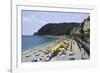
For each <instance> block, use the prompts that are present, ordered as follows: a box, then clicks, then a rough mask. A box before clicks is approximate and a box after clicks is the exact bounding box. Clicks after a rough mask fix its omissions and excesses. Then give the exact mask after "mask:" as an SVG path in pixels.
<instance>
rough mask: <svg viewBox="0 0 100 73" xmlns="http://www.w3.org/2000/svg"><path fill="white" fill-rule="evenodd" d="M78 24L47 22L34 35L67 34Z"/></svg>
mask: <svg viewBox="0 0 100 73" xmlns="http://www.w3.org/2000/svg"><path fill="white" fill-rule="evenodd" d="M79 25H80V23H48V24H46V25H45V26H43V27H42V28H41V29H39V31H38V32H36V33H35V34H34V35H69V34H70V31H71V30H72V29H73V28H74V27H79Z"/></svg>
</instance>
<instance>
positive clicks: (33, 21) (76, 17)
mask: <svg viewBox="0 0 100 73" xmlns="http://www.w3.org/2000/svg"><path fill="white" fill-rule="evenodd" d="M89 15H90V14H89V13H72V12H47V11H33V10H31V11H30V10H22V11H21V21H22V35H33V34H34V33H35V32H37V31H38V30H39V29H40V28H41V27H42V26H44V25H45V24H47V23H63V22H79V23H81V22H82V21H83V20H84V19H85V18H87V17H88V16H89Z"/></svg>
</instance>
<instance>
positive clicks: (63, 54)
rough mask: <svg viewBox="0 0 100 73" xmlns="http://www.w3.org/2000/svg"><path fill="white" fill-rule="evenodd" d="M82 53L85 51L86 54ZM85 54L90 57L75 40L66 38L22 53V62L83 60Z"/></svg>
mask: <svg viewBox="0 0 100 73" xmlns="http://www.w3.org/2000/svg"><path fill="white" fill-rule="evenodd" d="M82 53H85V55H83V54H82ZM83 56H84V58H85V59H89V56H88V54H87V53H86V52H85V51H84V50H82V51H80V48H79V46H78V45H77V42H76V41H75V40H72V39H65V38H64V39H59V40H56V41H54V42H51V43H47V44H45V45H41V46H38V47H36V49H34V48H33V49H32V50H31V51H30V52H27V53H24V54H22V62H47V61H60V60H81V59H82V58H83Z"/></svg>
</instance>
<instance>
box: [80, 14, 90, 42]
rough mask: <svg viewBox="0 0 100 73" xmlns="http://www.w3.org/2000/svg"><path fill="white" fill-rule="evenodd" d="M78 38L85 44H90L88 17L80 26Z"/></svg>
mask: <svg viewBox="0 0 100 73" xmlns="http://www.w3.org/2000/svg"><path fill="white" fill-rule="evenodd" d="M80 28H81V31H80V36H81V37H82V38H81V39H83V40H84V41H86V42H88V43H89V42H90V16H88V17H87V18H86V19H84V20H83V22H82V23H81V24H80Z"/></svg>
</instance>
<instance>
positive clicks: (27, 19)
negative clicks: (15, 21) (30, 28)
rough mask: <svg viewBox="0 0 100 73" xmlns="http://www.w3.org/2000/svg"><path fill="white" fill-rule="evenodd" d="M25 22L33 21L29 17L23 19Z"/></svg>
mask: <svg viewBox="0 0 100 73" xmlns="http://www.w3.org/2000/svg"><path fill="white" fill-rule="evenodd" d="M23 20H24V21H30V20H31V19H30V18H29V17H23Z"/></svg>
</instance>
